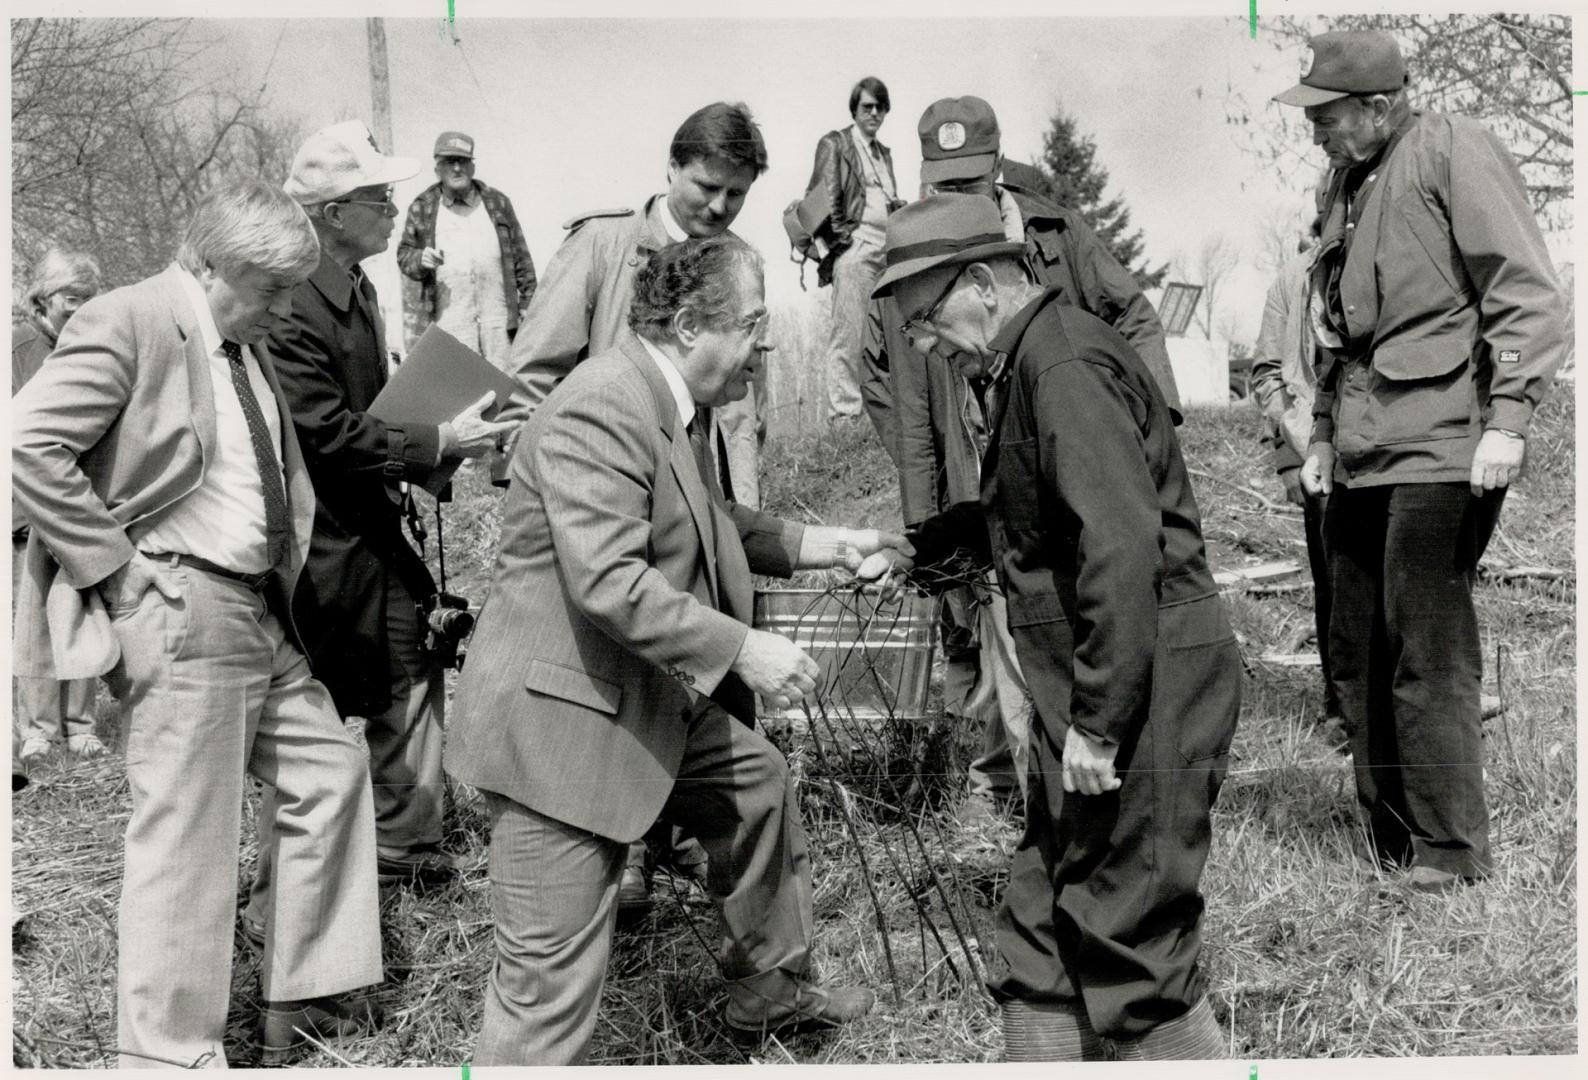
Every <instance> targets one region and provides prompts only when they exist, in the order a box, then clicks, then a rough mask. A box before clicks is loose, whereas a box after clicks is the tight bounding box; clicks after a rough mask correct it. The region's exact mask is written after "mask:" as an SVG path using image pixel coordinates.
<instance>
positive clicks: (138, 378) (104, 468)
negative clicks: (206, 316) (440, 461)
mask: <svg viewBox="0 0 1588 1080" xmlns="http://www.w3.org/2000/svg"><path fill="white" fill-rule="evenodd" d="M181 273H183V271H182V270H180V269H179V268H177V267H175V266H173V267H171V268H169V269H167V270H165V271H164V272H162V273H160V274H157V275H155V276H154V277H151V278H147V279H145V280H143V281H140V282H138V283H137V284H134V285H128V286H126V287H124V288H120V289H115V290H113V291H111V292H108V293H104V294H102V295H101V296H98V297H96V298H95V299H93V300H90V301H89V302H88V303H87V304H85V305H83V308H82V309H81V310H80V311H78V312H77V314H75V315H73V316H72V319H71V321H70V322H68V323H67V324H66V328H65V329H64V330H63V331H62V332H61V337H60V340H59V341H58V342H57V343H56V349H55V352H54V354H53V355H52V357H51V359H50V362H49V363H47V364H45V365H44V366H43V367H42V368H41V369H40V371H39V373H38V374H37V375H36V376H34V377H33V379H32V381H30V382H29V383H28V385H27V386H26V387H24V388H23V389H22V391H21V393H19V394H18V395H17V396H16V397H15V398H14V399H12V403H11V415H12V425H13V427H12V443H11V445H12V450H11V480H12V486H13V491H14V493H15V495H16V499H17V502H18V504H19V505H20V506H21V508H22V512H23V513H24V514H25V515H26V516H27V519H28V521H29V522H30V523H32V525H33V534H32V536H31V537H30V538H29V540H28V548H27V554H26V563H25V566H24V568H23V575H22V581H21V584H20V585H19V587H18V595H17V598H16V603H17V610H16V624H15V627H14V655H15V661H16V670H17V673H18V674H22V675H33V676H38V677H43V678H55V679H72V678H87V677H90V676H97V675H103V674H104V673H105V672H107V671H109V670H110V669H111V668H113V667H114V666H115V665H116V663H117V661H118V660H119V659H120V657H121V647H120V645H119V643H118V642H117V640H116V636H115V634H114V632H113V631H112V629H111V626H110V618H109V616H108V615H106V613H105V608H104V604H103V603H102V602H101V601H100V598H99V594H98V592H97V591H96V590H95V588H94V586H95V585H96V584H97V583H99V582H100V581H102V580H104V579H105V578H106V577H108V576H109V575H110V574H111V573H113V572H114V571H116V570H118V569H120V568H121V567H122V566H123V565H125V564H126V562H127V561H128V560H129V559H131V558H132V556H133V553H134V552H135V551H136V542H137V540H138V538H139V537H140V536H141V535H142V533H143V532H144V531H145V529H146V526H145V527H144V528H140V526H141V525H144V523H146V522H147V520H148V519H149V517H150V516H151V515H153V514H155V513H157V512H158V511H160V510H163V509H164V508H166V507H168V506H170V505H171V504H172V503H174V502H176V501H177V500H178V499H181V498H182V497H183V496H184V495H187V494H188V493H189V492H191V491H193V490H194V489H195V488H196V487H198V485H199V483H200V481H201V480H202V479H203V477H204V468H205V464H206V462H207V460H208V457H209V455H210V453H211V452H212V448H213V447H214V446H215V440H216V429H215V389H214V386H213V383H212V381H211V377H210V360H209V356H208V354H207V353H206V352H205V350H204V339H203V336H202V335H201V334H200V332H199V327H198V322H197V320H196V319H195V317H194V315H193V310H192V305H191V303H190V302H189V300H188V296H187V293H186V292H184V291H183V289H182V284H181V279H180V278H179V277H178V275H179V274H181ZM253 352H254V356H255V357H256V358H257V359H258V361H259V366H260V369H261V370H262V371H263V372H264V376H265V381H266V382H267V383H269V384H270V389H271V393H272V394H274V395H275V399H276V408H277V410H278V412H279V414H280V416H281V450H282V465H283V467H284V468H285V474H286V475H285V478H286V487H287V499H288V502H289V504H290V506H291V509H292V539H293V544H292V546H291V549H290V550H289V553H288V558H289V562H288V565H287V566H286V567H285V568H284V569H283V571H282V572H281V573H279V574H278V575H277V578H276V580H275V581H274V582H273V583H272V585H271V586H270V598H271V601H272V603H273V605H274V606H275V609H276V610H277V611H278V612H281V613H282V616H283V621H284V622H285V623H286V625H287V628H288V633H289V635H291V634H293V633H294V631H293V629H292V622H291V619H290V615H289V613H288V605H287V598H288V597H289V596H290V595H291V591H292V587H293V585H294V584H295V583H296V581H297V578H298V574H299V572H300V571H301V570H302V568H303V564H304V560H305V558H306V556H307V554H308V549H309V531H310V525H311V522H312V519H313V514H314V491H313V489H312V487H311V486H310V483H309V477H308V474H307V472H306V471H305V469H304V465H303V457H302V455H301V454H300V453H299V452H298V440H297V439H296V438H295V437H294V436H293V433H292V424H291V419H292V417H291V414H290V412H289V411H288V408H287V405H286V401H285V399H284V397H283V396H282V393H281V384H280V382H279V381H278V380H277V378H276V371H275V365H274V363H273V362H272V360H271V357H270V354H269V352H268V351H267V350H265V349H263V348H261V347H259V346H255V347H254V349H253Z"/></svg>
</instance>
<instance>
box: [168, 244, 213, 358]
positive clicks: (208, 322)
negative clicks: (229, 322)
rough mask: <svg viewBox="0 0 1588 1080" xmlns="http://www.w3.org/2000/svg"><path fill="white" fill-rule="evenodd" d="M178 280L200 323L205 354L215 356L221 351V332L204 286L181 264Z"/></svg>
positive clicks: (178, 266) (178, 270) (194, 315)
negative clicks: (216, 324) (211, 311)
mask: <svg viewBox="0 0 1588 1080" xmlns="http://www.w3.org/2000/svg"><path fill="white" fill-rule="evenodd" d="M175 266H176V271H177V275H176V276H177V280H178V281H180V282H181V283H182V291H183V292H185V293H187V298H188V302H189V303H191V304H192V305H193V318H194V319H195V320H196V321H197V322H198V328H199V337H201V338H203V340H204V353H205V355H206V356H213V355H215V354H216V353H218V352H220V350H221V342H222V340H223V339H222V338H221V332H220V330H218V329H217V328H216V326H215V316H214V315H213V314H211V313H210V302H209V299H208V298H207V297H206V296H205V295H204V286H202V285H200V284H199V281H198V278H196V277H194V276H193V274H192V273H191V272H190V271H189V270H188V268H187V267H185V266H183V265H181V264H180V263H177V264H175Z"/></svg>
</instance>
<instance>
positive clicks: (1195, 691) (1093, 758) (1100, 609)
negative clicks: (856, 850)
mask: <svg viewBox="0 0 1588 1080" xmlns="http://www.w3.org/2000/svg"><path fill="white" fill-rule="evenodd" d="M1024 254H1025V245H1024V244H1023V243H1021V242H1018V241H1010V240H1008V239H1006V238H1005V235H1004V232H1003V226H1002V222H1001V220H1000V218H999V214H998V208H997V207H996V206H995V205H994V204H993V203H992V201H991V200H989V199H987V198H984V197H981V196H976V195H935V196H932V197H929V198H927V199H924V200H922V201H921V202H918V203H915V204H913V205H911V206H908V207H906V208H904V209H903V210H900V211H899V212H898V213H897V214H895V215H894V216H893V217H892V218H891V219H890V220H889V222H888V233H887V243H886V246H885V248H884V261H885V264H886V265H885V269H884V270H883V273H882V277H881V278H880V279H879V281H878V286H877V295H883V296H888V295H891V296H892V297H893V298H894V300H895V301H896V304H897V307H898V310H899V311H901V312H903V313H905V314H904V316H903V317H902V319H901V323H900V328H901V330H902V332H903V333H904V334H905V335H906V336H907V337H908V338H909V339H910V341H911V344H912V346H913V348H914V349H915V350H916V351H917V352H918V353H920V354H922V355H935V356H937V357H939V358H940V359H942V360H943V361H945V362H947V363H949V364H951V365H953V367H954V368H955V369H956V370H957V372H958V373H959V374H960V375H962V376H964V377H965V378H966V379H967V380H969V381H970V384H971V386H972V388H973V390H974V392H975V393H976V394H977V396H978V397H979V398H980V399H981V401H982V404H983V407H984V408H985V409H986V412H987V416H988V431H989V435H988V445H987V450H986V454H985V456H984V457H983V459H982V472H981V478H982V479H981V492H980V500H979V502H965V503H960V504H958V505H956V506H954V507H951V508H950V509H948V510H946V511H944V512H943V513H941V514H939V515H936V516H935V517H933V518H930V519H928V520H927V521H925V522H922V523H921V524H919V525H918V526H916V527H915V528H914V529H912V530H908V531H907V536H908V537H909V539H910V542H911V543H912V544H913V545H914V546H915V552H916V553H915V557H914V561H915V563H916V564H917V565H929V564H937V563H941V562H943V561H944V560H946V559H947V558H949V557H950V556H953V555H955V554H956V553H957V552H968V553H969V554H971V555H972V556H973V557H975V558H978V559H980V560H983V561H988V562H991V563H992V565H993V566H994V568H995V569H996V571H997V574H998V579H999V583H1000V585H1001V587H1002V590H1003V592H1004V595H1005V596H1006V597H1007V602H1008V623H1009V631H1010V633H1011V635H1012V637H1013V639H1014V642H1015V646H1016V650H1017V652H1018V655H1019V658H1020V664H1021V668H1022V669H1023V671H1024V672H1025V676H1026V682H1027V685H1028V686H1029V687H1030V691H1031V697H1032V700H1033V703H1034V705H1035V710H1036V717H1035V724H1034V726H1033V731H1032V736H1031V742H1032V768H1031V772H1030V785H1031V787H1030V795H1029V799H1028V809H1027V821H1026V830H1025V834H1024V836H1023V837H1022V838H1021V840H1020V843H1019V845H1018V847H1017V848H1016V850H1015V855H1014V862H1013V866H1012V867H1011V870H1010V878H1009V887H1008V889H1007V890H1006V892H1005V895H1004V902H1003V906H1002V908H1001V909H1000V911H999V914H998V958H997V959H996V960H995V961H994V964H993V970H994V975H993V977H992V979H991V982H990V988H991V989H992V991H993V993H994V995H995V996H996V997H997V998H998V1000H999V1001H1000V1002H1001V1003H1002V1007H1003V1022H1004V1040H1005V1046H1006V1049H1007V1052H1008V1056H1009V1059H1010V1060H1011V1061H1021V1060H1050V1059H1056V1060H1090V1059H1095V1058H1097V1057H1099V1056H1100V1055H1101V1053H1102V1045H1101V1042H1100V1039H1099V1036H1106V1037H1109V1038H1111V1039H1112V1040H1113V1041H1114V1042H1115V1044H1116V1047H1117V1050H1118V1053H1119V1055H1120V1056H1121V1057H1123V1058H1126V1059H1134V1058H1201V1057H1221V1056H1223V1055H1224V1039H1223V1036H1222V1035H1221V1034H1220V1032H1219V1029H1218V1025H1217V1023H1216V1022H1215V1021H1214V1019H1213V1014H1212V1012H1211V1010H1210V1009H1209V1006H1208V1003H1207V999H1206V997H1205V989H1206V979H1205V977H1204V976H1203V975H1202V973H1201V972H1200V970H1199V968H1198V963H1197V959H1198V954H1199V952H1200V945H1201V938H1200V924H1201V914H1202V908H1203V901H1202V897H1201V895H1200V893H1199V892H1198V881H1199V879H1200V877H1201V873H1202V866H1203V863H1204V861H1205V860H1206V857H1207V850H1208V838H1209V822H1208V815H1209V811H1210V809H1211V805H1212V801H1213V799H1214V798H1215V797H1216V796H1217V793H1218V789H1219V785H1220V783H1221V781H1222V780H1223V777H1224V773H1225V770H1226V768H1227V765H1228V754H1229V746H1230V740H1231V738H1232V737H1233V735H1234V730H1235V719H1236V715H1237V713H1238V712H1239V706H1240V671H1241V667H1240V658H1239V655H1238V653H1237V652H1236V647H1235V638H1234V634H1233V633H1232V631H1231V630H1230V627H1229V623H1228V621H1227V619H1226V617H1225V613H1224V608H1223V604H1222V601H1221V600H1220V599H1219V596H1218V591H1217V588H1216V587H1215V585H1214V584H1213V578H1212V576H1211V574H1210V573H1209V571H1208V567H1207V561H1206V558H1205V556H1204V552H1203V544H1202V532H1201V526H1200V524H1199V518H1198V512H1197V506H1196V500H1195V498H1194V497H1193V496H1192V492H1191V484H1190V480H1189V477H1188V475H1187V472H1186V467H1185V463H1184V461H1183V460H1182V458H1181V456H1180V447H1179V442H1178V440H1177V439H1176V437H1175V432H1174V424H1173V423H1172V421H1171V420H1170V416H1169V408H1168V404H1167V403H1166V402H1165V401H1164V397H1163V393H1162V392H1161V390H1160V389H1159V388H1158V385H1157V384H1156V383H1155V382H1154V380H1153V378H1152V376H1151V375H1150V374H1149V373H1148V371H1147V367H1146V365H1145V364H1143V363H1142V361H1141V358H1140V357H1139V356H1138V355H1137V353H1136V351H1135V349H1133V348H1132V347H1131V345H1130V343H1129V342H1128V341H1126V340H1125V339H1124V338H1123V337H1122V336H1120V334H1119V333H1118V332H1117V331H1115V330H1114V329H1113V328H1111V327H1109V326H1108V325H1107V324H1106V323H1104V322H1103V321H1102V320H1100V319H1098V318H1096V317H1095V316H1093V315H1090V314H1088V313H1086V312H1084V311H1081V310H1079V309H1077V308H1075V307H1073V306H1071V305H1069V304H1066V303H1064V302H1063V301H1062V299H1061V295H1060V292H1059V290H1058V289H1056V288H1053V287H1048V288H1043V287H1042V286H1040V285H1038V284H1036V283H1035V282H1034V281H1033V280H1032V275H1031V273H1030V271H1029V270H1028V268H1027V266H1026V264H1025V262H1024V261H1023V260H1022V256H1023V255H1024ZM887 557H888V556H886V555H883V556H879V558H887ZM895 564H896V565H900V566H908V565H909V561H908V560H895ZM874 570H875V567H874V566H869V567H867V566H863V567H862V568H861V573H862V574H865V575H867V576H870V574H871V573H872V572H873V571H874Z"/></svg>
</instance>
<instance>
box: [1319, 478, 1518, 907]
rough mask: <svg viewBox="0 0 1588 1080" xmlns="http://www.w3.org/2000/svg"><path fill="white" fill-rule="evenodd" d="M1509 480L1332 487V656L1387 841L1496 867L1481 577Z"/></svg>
mask: <svg viewBox="0 0 1588 1080" xmlns="http://www.w3.org/2000/svg"><path fill="white" fill-rule="evenodd" d="M1504 498H1505V493H1504V492H1503V491H1499V492H1495V493H1492V494H1488V495H1484V496H1483V497H1481V498H1474V497H1473V495H1472V493H1471V491H1470V489H1469V488H1468V487H1467V485H1466V484H1465V483H1455V484H1397V485H1387V486H1383V487H1368V488H1358V489H1355V490H1353V489H1351V488H1347V487H1343V486H1339V485H1337V486H1336V487H1335V489H1334V492H1333V494H1331V495H1330V496H1329V503H1328V508H1327V511H1326V513H1325V524H1324V534H1325V539H1326V546H1327V548H1328V552H1329V567H1330V573H1331V577H1332V579H1333V581H1332V584H1333V587H1334V601H1335V602H1334V611H1333V614H1332V616H1331V619H1330V623H1329V658H1330V663H1331V665H1332V666H1333V669H1334V678H1335V685H1336V686H1337V687H1338V688H1339V693H1340V707H1341V712H1342V714H1343V715H1344V717H1345V723H1346V727H1347V729H1348V730H1349V732H1350V737H1351V753H1352V757H1353V758H1354V761H1355V765H1356V790H1357V798H1358V800H1359V801H1360V802H1361V805H1362V809H1363V811H1364V812H1365V814H1366V816H1367V823H1368V825H1369V826H1370V828H1371V830H1372V839H1373V845H1374V848H1375V852H1376V854H1377V855H1378V856H1379V857H1380V858H1381V859H1383V860H1386V861H1389V862H1393V863H1397V864H1401V865H1413V864H1417V865H1426V866H1432V867H1435V868H1437V869H1440V870H1446V871H1449V872H1451V873H1455V874H1462V875H1466V876H1470V877H1478V876H1482V875H1483V874H1484V873H1486V872H1487V871H1488V869H1489V811H1488V806H1487V804H1486V802H1485V801H1484V797H1483V726H1482V713H1481V705H1480V702H1479V694H1480V691H1481V687H1482V678H1483V658H1482V656H1481V655H1480V650H1479V641H1478V617H1477V612H1476V611H1475V610H1474V609H1473V606H1472V582H1473V575H1474V573H1475V570H1476V567H1477V564H1478V559H1479V558H1480V557H1481V556H1482V555H1483V549H1484V548H1485V547H1486V546H1488V543H1489V537H1490V536H1491V535H1492V534H1493V532H1494V526H1495V523H1496V521H1497V520H1498V519H1499V515H1500V506H1501V503H1502V502H1503V501H1504Z"/></svg>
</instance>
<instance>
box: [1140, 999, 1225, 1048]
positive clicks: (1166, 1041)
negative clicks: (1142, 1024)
mask: <svg viewBox="0 0 1588 1080" xmlns="http://www.w3.org/2000/svg"><path fill="white" fill-rule="evenodd" d="M1114 1049H1115V1050H1116V1051H1118V1053H1119V1060H1120V1061H1210V1060H1213V1059H1216V1058H1227V1057H1229V1056H1230V1052H1229V1044H1228V1043H1227V1042H1226V1040H1225V1037H1224V1032H1223V1031H1222V1030H1220V1028H1219V1022H1218V1021H1217V1020H1215V1019H1213V1009H1212V1007H1211V1006H1209V1005H1208V999H1207V998H1205V997H1204V998H1198V999H1197V1003H1196V1004H1195V1005H1193V1006H1191V1008H1189V1009H1187V1010H1186V1011H1185V1012H1183V1013H1181V1014H1180V1015H1179V1016H1177V1017H1175V1018H1174V1019H1173V1020H1169V1021H1167V1022H1165V1023H1162V1024H1159V1025H1158V1026H1157V1027H1155V1028H1153V1029H1152V1030H1151V1031H1149V1032H1147V1033H1146V1034H1145V1035H1137V1036H1134V1037H1133V1038H1124V1039H1115V1040H1114Z"/></svg>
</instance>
